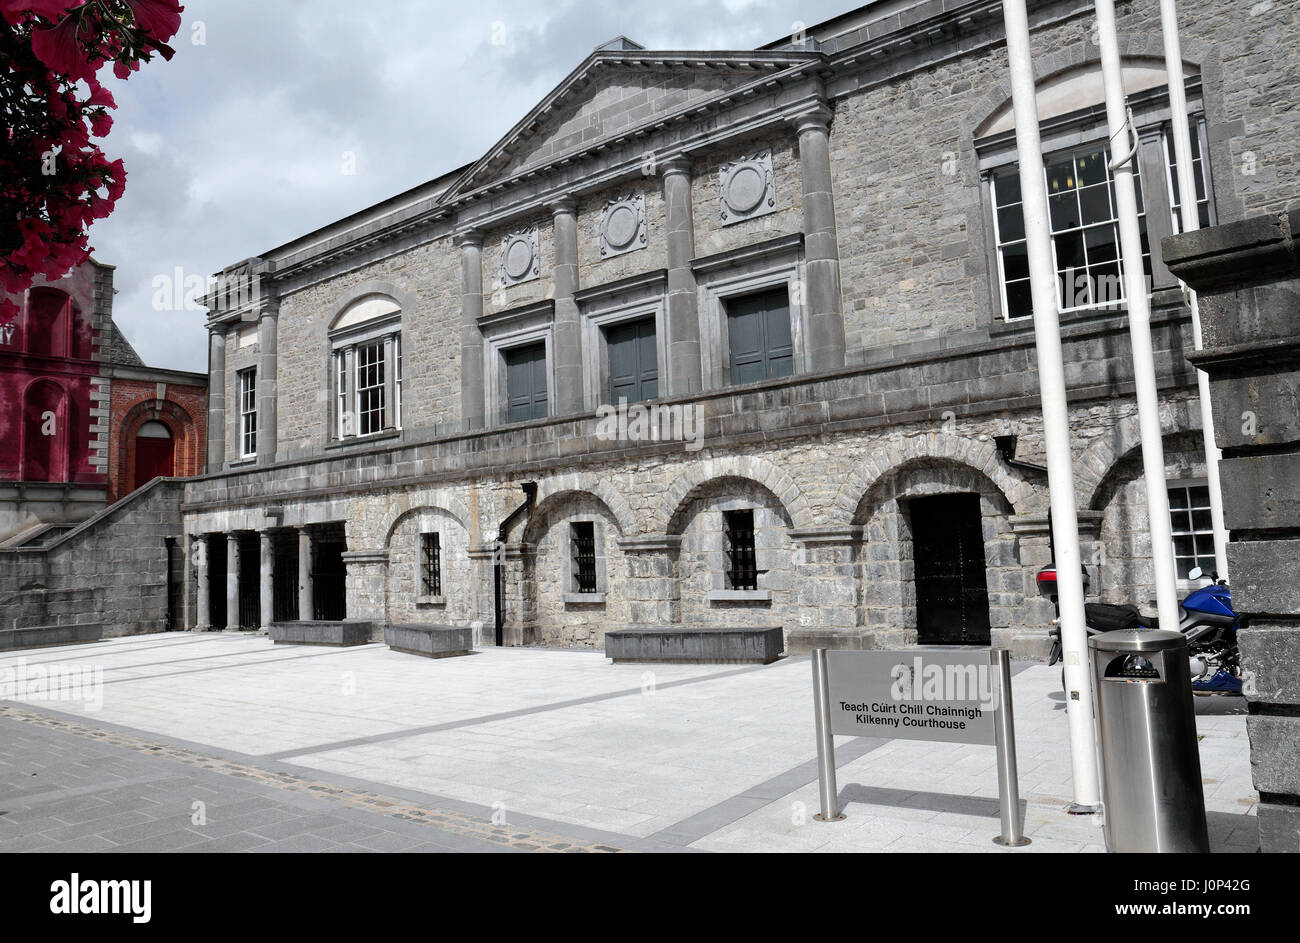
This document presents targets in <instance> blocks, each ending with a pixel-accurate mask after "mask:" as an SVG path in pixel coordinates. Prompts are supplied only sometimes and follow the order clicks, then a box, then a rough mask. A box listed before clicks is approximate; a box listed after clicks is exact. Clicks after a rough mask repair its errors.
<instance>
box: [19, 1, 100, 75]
mask: <svg viewBox="0 0 1300 943" xmlns="http://www.w3.org/2000/svg"><path fill="white" fill-rule="evenodd" d="M78 29H79V24H78V23H77V18H76V17H74V16H68V17H64V19H63V22H62V23H60V24H59V25H58V26H51V27H49V28H48V29H38V30H33V31H32V52H34V53H36V58H38V59H40V60H41V62H43V63H44V64H45V66H46V68H48V69H49V70H50V71H51V72H55V73H58V74H60V75H66V76H67V77H68V78H70V79H73V80H74V81H75V80H76V79H92V78H94V77H95V72H96V71H98V69H99V65H100V64H99V62H98V61H96V62H93V63H92V62H90V61H89V60H87V58H86V53H85V51H84V50H83V49H82V48H81V46H82V40H83V39H89V38H90V37H91V35H92V33H93V31H92V30H91V29H90V28H89V26H88V25H87V27H86V28H85V29H82V30H81V31H80V33H79V32H78Z"/></svg>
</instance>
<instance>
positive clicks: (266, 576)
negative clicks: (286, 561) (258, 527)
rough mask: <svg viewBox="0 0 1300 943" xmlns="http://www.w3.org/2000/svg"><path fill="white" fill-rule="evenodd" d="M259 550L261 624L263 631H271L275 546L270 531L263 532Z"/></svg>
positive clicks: (273, 615)
mask: <svg viewBox="0 0 1300 943" xmlns="http://www.w3.org/2000/svg"><path fill="white" fill-rule="evenodd" d="M260 537H261V540H260V541H259V549H260V551H261V556H260V558H259V560H258V563H259V565H260V570H259V573H258V575H259V576H260V577H261V583H260V586H259V594H258V602H259V604H260V609H261V622H262V628H263V629H270V628H271V623H272V622H274V621H275V544H274V542H273V541H272V539H271V532H270V531H269V530H264V531H262V533H261V535H260Z"/></svg>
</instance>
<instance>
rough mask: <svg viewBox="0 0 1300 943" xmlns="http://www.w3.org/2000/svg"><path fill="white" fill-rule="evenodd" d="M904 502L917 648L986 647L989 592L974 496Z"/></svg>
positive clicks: (942, 496) (944, 496) (950, 495)
mask: <svg viewBox="0 0 1300 943" xmlns="http://www.w3.org/2000/svg"><path fill="white" fill-rule="evenodd" d="M909 504H910V511H911V520H912V541H913V551H914V552H913V565H914V573H915V578H916V633H917V642H919V643H920V644H922V645H988V644H989V641H990V636H989V591H988V573H987V570H986V568H985V565H984V527H983V522H982V519H981V516H980V498H979V495H977V494H945V495H937V496H935V497H930V498H914V499H912V501H911V502H909Z"/></svg>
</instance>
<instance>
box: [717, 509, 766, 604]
mask: <svg viewBox="0 0 1300 943" xmlns="http://www.w3.org/2000/svg"><path fill="white" fill-rule="evenodd" d="M722 520H723V530H724V535H725V540H726V543H725V546H724V551H725V553H726V561H727V571H726V579H727V589H732V590H737V589H741V590H756V589H758V558H757V555H756V553H755V547H754V512H753V510H752V509H747V510H742V511H723V512H722Z"/></svg>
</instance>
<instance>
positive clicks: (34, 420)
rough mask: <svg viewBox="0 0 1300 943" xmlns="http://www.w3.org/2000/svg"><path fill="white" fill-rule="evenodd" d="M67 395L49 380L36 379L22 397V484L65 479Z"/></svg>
mask: <svg viewBox="0 0 1300 943" xmlns="http://www.w3.org/2000/svg"><path fill="white" fill-rule="evenodd" d="M67 399H68V397H67V394H66V393H65V392H64V390H63V387H61V386H59V385H58V384H57V383H55V382H54V381H52V380H38V381H37V382H35V383H33V384H32V385H31V386H29V387H28V388H27V392H26V393H25V394H24V396H23V453H22V480H23V481H67V480H68V429H67V427H68V425H69V423H70V417H69V415H68V406H67Z"/></svg>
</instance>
